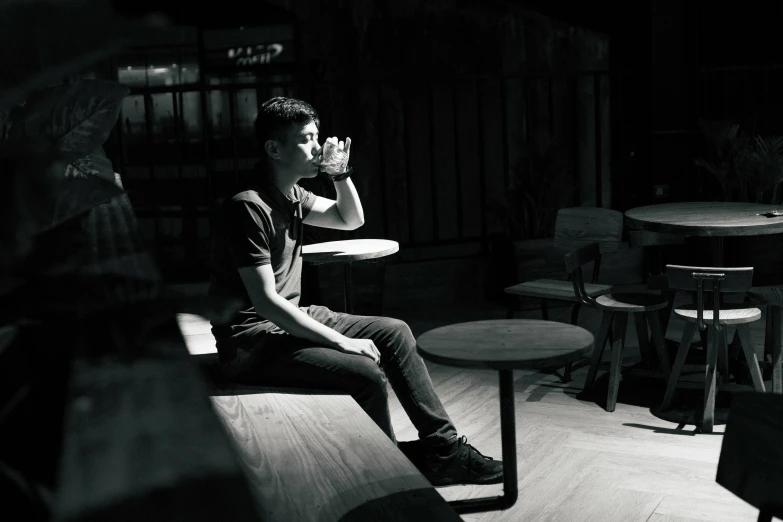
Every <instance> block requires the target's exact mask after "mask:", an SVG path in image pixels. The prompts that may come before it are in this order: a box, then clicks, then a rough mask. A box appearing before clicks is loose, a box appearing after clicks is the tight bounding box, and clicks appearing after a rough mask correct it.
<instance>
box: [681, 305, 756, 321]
mask: <svg viewBox="0 0 783 522" xmlns="http://www.w3.org/2000/svg"><path fill="white" fill-rule="evenodd" d="M674 313H675V314H677V316H678V317H680V318H682V319H683V320H685V321H689V322H696V321H697V319H698V311H697V310H696V307H690V306H685V307H682V308H675V309H674ZM759 319H761V310H759V309H758V308H753V307H748V308H723V309H721V311H720V314H719V315H718V322H719V323H720V324H743V323H752V322H753V321H758V320H759ZM704 322H706V323H712V310H704Z"/></svg>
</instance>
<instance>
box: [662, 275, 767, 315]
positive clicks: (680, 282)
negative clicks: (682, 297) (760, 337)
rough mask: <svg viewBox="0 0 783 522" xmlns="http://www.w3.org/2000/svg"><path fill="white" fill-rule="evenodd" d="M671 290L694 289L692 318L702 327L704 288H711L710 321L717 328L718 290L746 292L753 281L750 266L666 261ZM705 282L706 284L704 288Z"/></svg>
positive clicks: (718, 310) (718, 312)
mask: <svg viewBox="0 0 783 522" xmlns="http://www.w3.org/2000/svg"><path fill="white" fill-rule="evenodd" d="M666 274H667V275H668V278H669V287H670V288H671V289H672V290H686V291H690V292H694V291H695V292H696V313H697V316H696V321H697V324H698V325H699V329H700V330H704V328H705V324H704V292H705V291H707V292H710V291H711V292H713V298H712V301H713V307H712V321H713V325H714V327H715V329H718V330H719V329H720V301H721V300H720V294H721V293H737V292H747V291H748V290H750V287H751V286H752V284H753V267H738V268H728V267H704V266H682V265H666ZM705 286H706V287H707V288H705Z"/></svg>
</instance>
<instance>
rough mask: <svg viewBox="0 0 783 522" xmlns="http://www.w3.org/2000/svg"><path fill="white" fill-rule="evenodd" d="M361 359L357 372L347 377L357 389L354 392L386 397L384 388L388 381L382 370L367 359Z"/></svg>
mask: <svg viewBox="0 0 783 522" xmlns="http://www.w3.org/2000/svg"><path fill="white" fill-rule="evenodd" d="M358 357H362V359H366V361H365V360H362V361H361V362H360V363H359V366H358V368H357V370H356V371H355V372H354V373H353V375H351V376H350V377H349V379H351V381H353V384H354V386H356V387H357V388H358V389H357V390H356V392H364V393H370V394H372V395H379V394H381V395H386V394H387V391H386V386H387V385H388V382H389V381H388V380H387V379H386V374H385V373H383V370H381V368H380V367H379V366H378V365H377V364H376V363H375V362H374V361H373V360H372V359H370V358H369V357H363V356H358Z"/></svg>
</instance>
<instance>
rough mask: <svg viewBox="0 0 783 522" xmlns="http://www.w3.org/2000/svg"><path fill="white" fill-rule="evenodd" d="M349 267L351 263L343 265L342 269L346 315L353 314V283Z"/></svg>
mask: <svg viewBox="0 0 783 522" xmlns="http://www.w3.org/2000/svg"><path fill="white" fill-rule="evenodd" d="M351 265H352V263H345V266H344V267H343V271H344V273H345V281H344V282H345V289H344V296H345V313H347V314H352V313H353V281H352V277H351Z"/></svg>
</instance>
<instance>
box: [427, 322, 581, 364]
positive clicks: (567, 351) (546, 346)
mask: <svg viewBox="0 0 783 522" xmlns="http://www.w3.org/2000/svg"><path fill="white" fill-rule="evenodd" d="M417 343H418V349H419V353H421V355H422V357H424V358H425V359H429V360H431V361H433V362H436V363H440V364H446V365H450V366H458V367H462V368H484V369H491V370H508V369H517V368H518V369H523V368H524V369H531V370H534V369H545V368H559V367H560V366H563V365H564V364H567V363H569V362H576V361H579V360H582V359H583V358H584V357H585V356H586V354H587V353H588V352H589V351H590V349H591V348H592V347H593V334H591V333H590V332H588V331H587V330H585V329H584V328H582V327H580V326H574V325H571V324H567V323H560V322H556V321H545V320H541V319H494V320H487V321H471V322H467V323H458V324H452V325H448V326H442V327H440V328H435V329H434V330H430V331H429V332H425V333H424V334H422V335H421V336H419V338H418V339H417Z"/></svg>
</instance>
